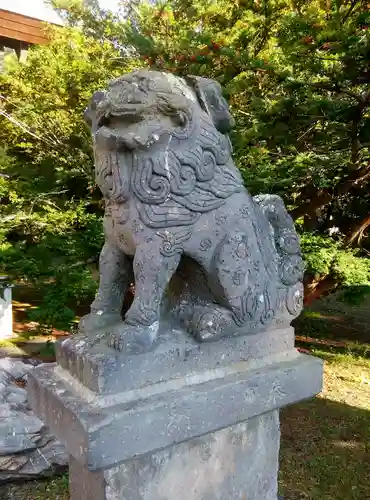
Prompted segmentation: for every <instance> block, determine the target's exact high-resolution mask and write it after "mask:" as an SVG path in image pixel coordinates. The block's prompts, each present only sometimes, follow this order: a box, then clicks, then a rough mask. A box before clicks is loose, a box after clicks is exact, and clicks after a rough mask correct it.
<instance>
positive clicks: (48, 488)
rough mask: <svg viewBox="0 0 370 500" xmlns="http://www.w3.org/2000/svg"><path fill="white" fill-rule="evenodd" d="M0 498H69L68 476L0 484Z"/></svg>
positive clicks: (12, 499)
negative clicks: (5, 485)
mask: <svg viewBox="0 0 370 500" xmlns="http://www.w3.org/2000/svg"><path fill="white" fill-rule="evenodd" d="M0 500H69V494H68V477H67V476H62V477H58V478H56V479H51V480H50V479H49V480H45V481H32V482H29V483H26V484H23V485H17V484H15V485H12V486H9V487H4V486H2V487H1V486H0Z"/></svg>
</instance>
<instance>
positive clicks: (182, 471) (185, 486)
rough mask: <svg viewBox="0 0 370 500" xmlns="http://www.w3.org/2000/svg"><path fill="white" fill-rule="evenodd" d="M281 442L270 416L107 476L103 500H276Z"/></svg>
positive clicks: (145, 458)
mask: <svg viewBox="0 0 370 500" xmlns="http://www.w3.org/2000/svg"><path fill="white" fill-rule="evenodd" d="M279 441H280V430H279V412H278V411H277V410H274V411H272V412H268V413H264V414H263V415H260V416H258V417H254V418H251V419H249V420H247V421H246V422H243V423H240V424H237V425H234V426H231V427H229V428H227V429H222V430H220V431H216V432H213V433H211V434H207V435H205V436H202V437H200V438H196V439H192V440H189V441H187V442H185V443H181V444H179V445H176V446H173V447H169V448H166V449H164V450H161V451H158V452H155V453H152V454H149V455H145V456H142V457H139V458H138V459H136V460H131V461H127V462H124V463H123V464H121V465H118V466H117V467H113V468H111V469H109V470H107V471H105V473H104V476H105V481H106V486H105V493H106V500H116V499H123V498H125V499H130V500H139V499H140V500H175V499H176V500H241V499H244V500H247V499H248V500H276V499H277V472H278V461H279V456H278V455H279ZM72 500H73V499H72ZM76 500H77V499H76Z"/></svg>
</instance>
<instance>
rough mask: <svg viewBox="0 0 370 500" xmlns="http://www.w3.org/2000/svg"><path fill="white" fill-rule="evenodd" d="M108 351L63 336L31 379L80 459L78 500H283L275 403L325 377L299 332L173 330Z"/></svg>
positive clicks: (314, 389)
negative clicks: (201, 339) (196, 333)
mask: <svg viewBox="0 0 370 500" xmlns="http://www.w3.org/2000/svg"><path fill="white" fill-rule="evenodd" d="M105 346H106V344H104V338H102V336H101V337H100V338H99V337H95V338H94V340H93V338H92V337H88V336H84V335H78V336H75V337H72V338H70V339H67V340H64V341H62V342H61V344H59V347H58V363H57V364H55V365H51V366H46V367H44V366H43V367H41V368H40V369H36V370H34V371H33V372H32V373H31V374H30V376H29V382H28V390H29V400H30V402H31V404H32V406H33V409H34V410H35V411H36V413H37V414H38V415H39V416H40V418H41V419H42V420H43V421H44V422H45V424H46V425H47V426H48V427H50V429H51V431H52V432H53V433H54V434H55V435H56V436H57V437H58V438H59V439H60V440H61V441H62V442H64V443H65V445H66V447H67V450H68V452H69V454H70V456H71V459H70V481H71V499H72V500H118V499H125V500H126V499H127V500H136V499H137V500H139V499H140V500H178V499H180V500H182V499H184V500H185V498H186V500H234V499H235V500H236V499H238V500H242V499H248V500H276V498H277V471H278V453H279V418H278V410H279V408H281V407H283V406H286V405H288V404H291V403H294V402H296V401H299V400H302V399H306V398H310V397H312V396H313V395H315V394H316V393H318V392H319V391H320V390H321V384H322V362H321V361H320V360H318V359H316V358H313V357H311V356H306V355H303V354H300V353H298V352H297V351H296V349H295V348H294V333H293V330H292V329H290V328H289V329H281V330H274V331H267V332H265V333H259V334H255V335H248V336H244V337H236V338H224V339H221V340H219V341H218V342H216V343H208V344H207V343H203V344H198V343H197V342H196V341H195V340H193V339H192V338H191V337H190V336H187V335H186V334H185V333H184V332H182V331H180V330H179V331H167V332H166V333H163V334H160V335H159V337H158V338H157V340H156V341H155V343H154V344H153V345H152V347H151V350H150V352H147V353H145V354H139V355H136V356H126V355H125V354H124V353H122V352H121V353H119V352H117V351H115V350H113V349H111V348H108V347H105Z"/></svg>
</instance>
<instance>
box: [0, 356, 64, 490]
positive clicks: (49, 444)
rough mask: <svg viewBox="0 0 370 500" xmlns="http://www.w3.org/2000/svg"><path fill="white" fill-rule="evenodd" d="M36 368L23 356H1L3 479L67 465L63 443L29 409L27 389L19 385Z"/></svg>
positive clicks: (0, 459)
mask: <svg viewBox="0 0 370 500" xmlns="http://www.w3.org/2000/svg"><path fill="white" fill-rule="evenodd" d="M33 369H34V365H33V364H32V363H25V362H23V361H22V360H17V359H11V358H2V359H0V380H1V381H2V382H3V385H2V386H1V387H0V483H2V482H4V481H8V480H12V479H20V478H22V479H24V478H35V477H38V476H44V475H50V474H53V473H55V472H59V471H60V470H61V469H63V468H65V467H66V466H67V459H68V456H67V454H66V451H65V448H64V446H62V445H61V444H60V443H59V442H58V441H57V440H56V439H55V438H54V437H51V436H50V435H49V434H48V432H47V430H46V428H45V426H44V424H43V423H42V422H41V420H39V419H38V418H37V417H36V416H35V414H34V413H33V412H32V411H31V410H30V408H29V406H28V402H27V391H26V390H25V389H24V388H22V387H18V386H17V385H16V382H18V381H23V380H24V379H25V377H26V376H27V374H28V373H29V372H30V371H32V370H33Z"/></svg>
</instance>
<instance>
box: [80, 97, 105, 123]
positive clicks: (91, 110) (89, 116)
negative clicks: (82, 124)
mask: <svg viewBox="0 0 370 500" xmlns="http://www.w3.org/2000/svg"><path fill="white" fill-rule="evenodd" d="M104 97H105V92H104V91H102V90H98V91H96V92H94V93H93V95H92V97H91V99H90V102H89V104H88V106H87V108H86V109H85V111H84V119H85V121H86V123H87V124H88V125H89V127H92V126H93V125H94V122H95V118H96V108H97V106H98V104H99V102H101V101H102V100H103V99H104Z"/></svg>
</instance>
